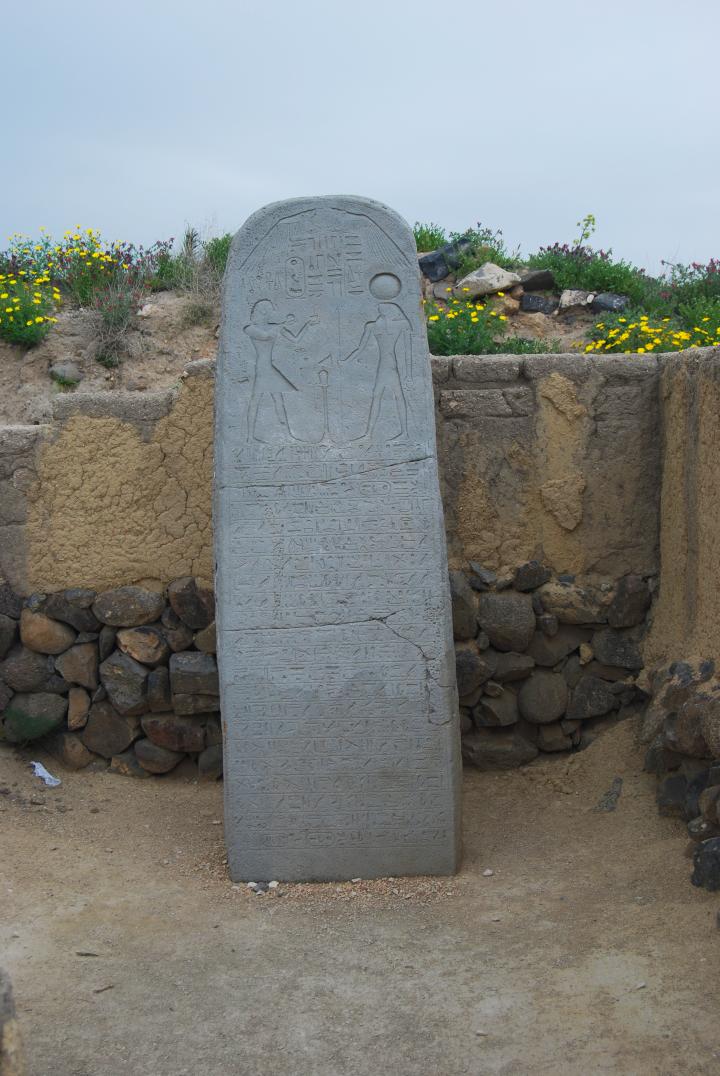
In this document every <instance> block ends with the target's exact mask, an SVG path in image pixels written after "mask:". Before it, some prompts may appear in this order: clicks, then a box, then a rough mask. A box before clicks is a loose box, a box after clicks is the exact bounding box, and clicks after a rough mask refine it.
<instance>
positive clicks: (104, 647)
mask: <svg viewBox="0 0 720 1076" xmlns="http://www.w3.org/2000/svg"><path fill="white" fill-rule="evenodd" d="M116 636H117V628H112V627H110V625H109V624H106V625H105V626H104V627H103V628H101V629H100V634H99V636H98V651H99V654H100V660H101V661H104V660H105V658H109V657H110V655H111V654H112V652H113V650H114V649H115V638H116Z"/></svg>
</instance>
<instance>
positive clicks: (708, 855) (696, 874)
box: [690, 837, 720, 893]
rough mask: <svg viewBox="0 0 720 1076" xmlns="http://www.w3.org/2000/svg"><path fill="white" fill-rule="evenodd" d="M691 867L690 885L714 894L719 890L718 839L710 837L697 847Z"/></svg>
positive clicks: (719, 860)
mask: <svg viewBox="0 0 720 1076" xmlns="http://www.w3.org/2000/svg"><path fill="white" fill-rule="evenodd" d="M693 865H694V870H693V873H692V878H691V879H690V881H691V882H692V884H693V885H695V886H698V887H699V888H702V889H709V890H710V892H711V893H716V892H717V891H718V889H720V837H711V838H710V840H708V841H703V842H702V843H701V844H699V845H698V846H697V848H696V850H695V855H694V856H693Z"/></svg>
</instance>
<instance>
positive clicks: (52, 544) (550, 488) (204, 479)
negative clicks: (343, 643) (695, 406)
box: [0, 355, 660, 594]
mask: <svg viewBox="0 0 720 1076" xmlns="http://www.w3.org/2000/svg"><path fill="white" fill-rule="evenodd" d="M432 364H433V377H434V382H435V390H436V397H437V432H438V442H439V457H440V466H441V472H442V477H443V487H444V503H445V513H446V525H447V532H448V547H449V555H450V562H451V567H453V568H462V567H464V566H465V565H466V564H467V563H468V562H469V561H474V562H477V563H480V564H482V565H483V566H485V567H487V568H490V569H495V570H498V569H501V570H502V569H506V568H507V569H510V568H514V567H515V566H517V565H518V564H520V563H523V562H524V561H526V560H531V559H537V560H540V561H542V562H543V563H545V564H547V565H548V566H549V567H550V568H552V569H553V570H554V571H555V572H557V573H562V572H568V573H572V574H576V575H582V576H593V575H594V576H597V577H602V578H603V579H607V578H611V579H619V578H621V577H622V576H623V575H626V574H628V573H632V574H637V575H641V576H644V577H649V576H651V575H653V574H654V573H655V572H656V571H657V558H658V491H659V488H660V459H659V449H660V438H659V432H658V430H659V414H658V391H657V387H658V363H657V360H656V359H654V358H652V357H648V356H638V355H633V356H620V357H607V358H602V357H598V358H588V357H586V356H583V355H533V356H527V357H523V356H517V355H508V356H493V357H491V356H459V357H451V358H435V359H433V360H432ZM213 374H214V366H213V363H212V362H210V361H206V360H203V361H199V362H194V363H191V364H190V365H189V366H188V367H187V369H186V373H185V375H184V377H183V379H182V381H181V382H180V384H179V385H178V386H177V387H175V388H173V389H165V390H162V391H159V392H145V393H140V392H133V393H122V392H117V391H116V392H108V393H96V394H93V393H79V392H78V393H68V394H63V395H61V396H60V397H59V398H58V400H57V403H56V406H55V415H54V419H53V422H52V423H49V424H47V425H44V426H23V427H6V428H5V429H4V430H3V431H0V537H1V538H2V544H1V546H0V574H1V575H2V576H4V577H5V578H6V579H7V580H8V581H9V582H10V583H11V584H12V585H13V586H14V588H15V589H16V590H17V591H19V592H20V593H24V594H28V593H31V592H33V591H53V590H60V589H62V588H65V587H73V586H78V585H82V586H87V587H92V588H94V589H97V590H102V589H106V588H110V587H113V586H119V585H122V584H127V583H149V584H150V583H161V584H165V583H167V582H168V581H169V580H171V579H174V578H177V577H180V576H184V575H193V576H198V577H200V578H203V579H209V578H210V577H211V576H212V553H211V550H212V541H211V489H212V436H213V431H212V427H213V389H214V380H213Z"/></svg>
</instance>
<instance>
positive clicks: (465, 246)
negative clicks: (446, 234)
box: [418, 236, 474, 284]
mask: <svg viewBox="0 0 720 1076" xmlns="http://www.w3.org/2000/svg"><path fill="white" fill-rule="evenodd" d="M473 242H474V240H473V239H471V238H469V237H468V236H460V238H459V239H454V240H453V241H452V242H451V243H445V244H444V245H443V246H441V247H438V249H437V250H433V251H431V252H430V253H429V254H423V255H422V257H420V258H418V266H419V267H420V272H421V273H422V274H423V276H424V277H426V278H427V279H428V280H429V281H431V282H432V283H433V284H437V282H438V280H444V279H445V277H446V276H448V275H449V273H451V272H452V270H453V269H457V267H458V265H459V264H460V260H461V258H462V255H463V254H465V253H467V252H468V251H469V250H471V249H472V246H473Z"/></svg>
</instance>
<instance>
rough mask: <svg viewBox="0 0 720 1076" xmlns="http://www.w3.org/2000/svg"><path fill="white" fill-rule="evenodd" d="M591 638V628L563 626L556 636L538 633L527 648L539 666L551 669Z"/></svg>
mask: <svg viewBox="0 0 720 1076" xmlns="http://www.w3.org/2000/svg"><path fill="white" fill-rule="evenodd" d="M591 636H592V629H590V628H579V627H576V626H575V625H572V624H562V625H561V626H560V627H559V628H558V630H557V631H556V632H555V634H554V635H546V634H545V633H544V632H542V631H536V632H535V634H534V635H533V637H532V640H531V642H530V645H529V646H528V647H527V652H528V654H529V655H530V657H531V658H532V659H533V661H535V663H536V664H537V665H544V666H545V667H546V668H551V667H552V666H553V665H557V663H558V662H559V661H562V659H563V658H566V657H567V656H568V654H572V652H573V650H577V649H578V647H579V646H580V644H581V643H585V642H587V641H588V639H590V638H591Z"/></svg>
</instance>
